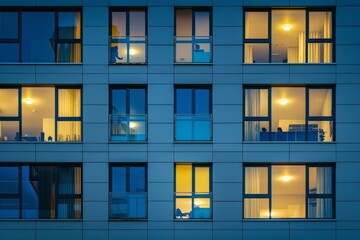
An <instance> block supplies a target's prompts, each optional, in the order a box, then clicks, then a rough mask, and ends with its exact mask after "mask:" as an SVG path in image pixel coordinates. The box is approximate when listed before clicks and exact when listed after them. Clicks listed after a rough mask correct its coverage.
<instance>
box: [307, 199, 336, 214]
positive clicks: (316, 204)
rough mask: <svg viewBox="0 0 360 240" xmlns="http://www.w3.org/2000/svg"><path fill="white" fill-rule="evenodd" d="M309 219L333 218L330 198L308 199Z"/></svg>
mask: <svg viewBox="0 0 360 240" xmlns="http://www.w3.org/2000/svg"><path fill="white" fill-rule="evenodd" d="M308 217H309V218H333V217H334V216H333V200H332V199H331V198H309V199H308Z"/></svg>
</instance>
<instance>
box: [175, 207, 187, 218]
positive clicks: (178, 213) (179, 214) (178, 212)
mask: <svg viewBox="0 0 360 240" xmlns="http://www.w3.org/2000/svg"><path fill="white" fill-rule="evenodd" d="M186 215H187V214H186V213H183V212H182V211H181V210H180V208H177V209H176V213H175V216H176V218H183V217H184V216H186Z"/></svg>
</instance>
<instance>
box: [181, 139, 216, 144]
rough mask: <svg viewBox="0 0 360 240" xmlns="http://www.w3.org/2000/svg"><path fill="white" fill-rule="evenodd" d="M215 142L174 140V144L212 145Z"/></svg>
mask: <svg viewBox="0 0 360 240" xmlns="http://www.w3.org/2000/svg"><path fill="white" fill-rule="evenodd" d="M212 143H213V141H211V140H209V141H195V140H189V141H176V140H174V144H212Z"/></svg>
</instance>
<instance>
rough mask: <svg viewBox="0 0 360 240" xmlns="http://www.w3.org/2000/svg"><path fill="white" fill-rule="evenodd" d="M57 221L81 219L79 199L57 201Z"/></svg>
mask: <svg viewBox="0 0 360 240" xmlns="http://www.w3.org/2000/svg"><path fill="white" fill-rule="evenodd" d="M57 218H58V219H81V199H80V198H75V199H72V198H65V199H62V198H61V199H59V200H58V201H57Z"/></svg>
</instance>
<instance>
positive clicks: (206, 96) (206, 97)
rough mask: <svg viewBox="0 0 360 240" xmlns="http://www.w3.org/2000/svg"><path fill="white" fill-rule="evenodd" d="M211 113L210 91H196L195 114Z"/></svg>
mask: <svg viewBox="0 0 360 240" xmlns="http://www.w3.org/2000/svg"><path fill="white" fill-rule="evenodd" d="M210 112H211V110H210V90H209V89H195V114H209V113H210Z"/></svg>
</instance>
